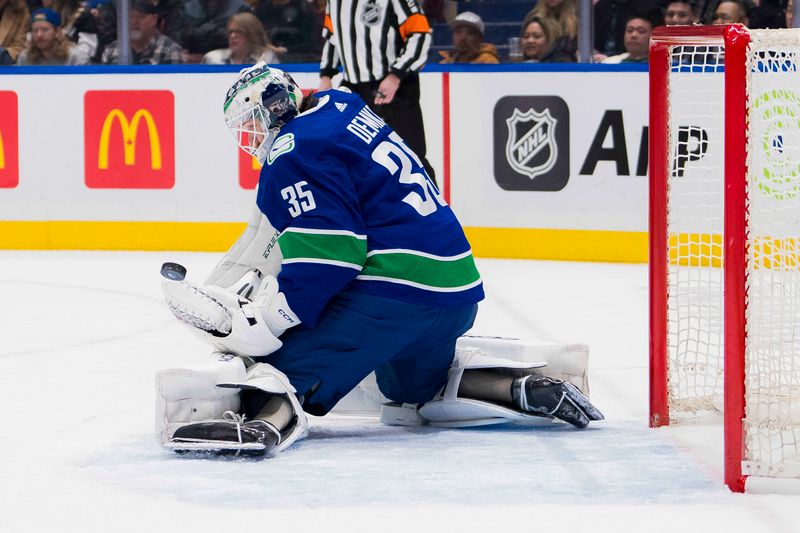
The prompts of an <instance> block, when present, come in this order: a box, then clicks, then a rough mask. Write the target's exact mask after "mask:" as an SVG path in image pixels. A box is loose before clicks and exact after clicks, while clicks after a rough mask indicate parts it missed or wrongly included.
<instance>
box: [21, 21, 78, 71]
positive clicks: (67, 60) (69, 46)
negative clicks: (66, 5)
mask: <svg viewBox="0 0 800 533" xmlns="http://www.w3.org/2000/svg"><path fill="white" fill-rule="evenodd" d="M17 64H18V65H88V64H89V56H88V54H87V53H86V51H84V50H83V49H82V48H80V47H78V46H76V45H75V44H74V43H73V42H72V41H70V40H69V39H67V37H66V36H65V35H64V32H62V31H61V16H60V15H59V14H58V13H56V12H55V11H53V10H52V9H49V8H46V7H44V8H41V9H37V10H36V11H34V12H33V16H32V22H31V42H30V43H28V45H27V46H26V47H25V49H24V50H22V52H20V54H19V57H18V58H17Z"/></svg>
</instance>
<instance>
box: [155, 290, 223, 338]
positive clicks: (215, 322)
mask: <svg viewBox="0 0 800 533" xmlns="http://www.w3.org/2000/svg"><path fill="white" fill-rule="evenodd" d="M162 290H163V292H164V299H165V300H166V302H167V306H168V307H169V310H170V311H172V314H173V315H175V318H177V319H178V320H180V321H181V322H183V323H184V324H187V325H189V326H191V327H194V328H197V329H201V330H203V331H208V332H210V333H219V334H223V335H227V334H228V333H230V331H231V320H232V319H231V313H230V311H228V309H227V308H226V307H225V306H224V305H222V304H221V303H219V302H218V301H217V300H216V299H214V298H213V297H212V296H211V295H209V294H208V293H206V292H205V291H203V290H202V289H201V288H199V287H197V286H195V285H192V284H191V283H189V282H188V281H181V282H177V283H176V282H164V283H163V284H162Z"/></svg>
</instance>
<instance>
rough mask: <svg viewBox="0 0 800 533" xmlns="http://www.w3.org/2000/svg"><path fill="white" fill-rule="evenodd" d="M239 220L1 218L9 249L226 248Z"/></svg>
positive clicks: (240, 226)
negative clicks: (156, 220)
mask: <svg viewBox="0 0 800 533" xmlns="http://www.w3.org/2000/svg"><path fill="white" fill-rule="evenodd" d="M245 226H246V224H244V223H240V222H81V221H71V220H69V221H65V220H52V221H47V222H28V221H0V249H6V250H142V251H155V250H174V251H190V252H216V251H225V250H227V249H228V248H230V246H231V245H232V244H233V243H234V242H235V241H236V239H237V238H239V235H241V234H242V232H243V231H244V228H245Z"/></svg>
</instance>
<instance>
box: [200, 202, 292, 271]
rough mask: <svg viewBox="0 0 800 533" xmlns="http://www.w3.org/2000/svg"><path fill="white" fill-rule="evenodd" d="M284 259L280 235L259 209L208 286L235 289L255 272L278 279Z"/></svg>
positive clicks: (251, 217) (255, 209)
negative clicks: (248, 274) (243, 279)
mask: <svg viewBox="0 0 800 533" xmlns="http://www.w3.org/2000/svg"><path fill="white" fill-rule="evenodd" d="M282 259H283V257H282V256H281V250H280V248H279V247H278V231H277V230H276V229H275V228H274V227H273V226H272V224H271V223H270V221H269V219H268V218H267V217H266V216H265V215H264V214H263V213H262V212H261V210H260V209H259V208H258V206H255V207H254V209H253V213H252V215H251V216H250V219H249V220H248V221H247V227H246V228H245V230H244V232H243V233H242V235H241V236H240V237H239V238H238V239H237V240H236V242H235V243H234V244H233V246H231V248H230V250H228V252H227V253H226V254H225V256H224V257H223V258H222V260H220V262H219V263H218V264H217V266H216V267H214V270H212V271H211V274H209V276H208V278H207V279H206V281H205V284H206V285H218V286H220V287H231V286H233V285H234V284H235V283H237V282H238V281H239V280H240V279H241V278H242V276H244V275H245V273H246V272H248V271H249V270H252V269H256V270H258V271H259V272H260V273H261V274H262V275H264V276H277V275H278V272H280V269H281V260H282Z"/></svg>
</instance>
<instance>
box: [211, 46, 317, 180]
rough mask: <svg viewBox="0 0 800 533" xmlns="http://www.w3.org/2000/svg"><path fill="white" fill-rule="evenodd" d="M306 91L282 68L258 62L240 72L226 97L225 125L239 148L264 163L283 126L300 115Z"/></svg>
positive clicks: (224, 108)
mask: <svg viewBox="0 0 800 533" xmlns="http://www.w3.org/2000/svg"><path fill="white" fill-rule="evenodd" d="M302 103H303V93H302V92H301V90H300V87H299V86H298V85H297V83H295V81H294V80H293V79H292V77H291V76H289V75H288V74H287V73H285V72H284V71H282V70H279V69H276V68H271V67H270V66H269V65H267V64H266V63H264V62H263V61H262V62H261V63H257V64H255V65H253V66H252V67H249V68H246V69H244V70H242V71H241V72H239V77H238V79H237V80H236V82H235V83H234V84H233V85H232V86H231V88H230V89H228V93H227V95H226V96H225V106H224V107H223V110H224V112H225V125H226V126H228V129H229V130H231V133H233V136H234V137H236V142H237V143H238V144H239V147H240V148H241V149H242V150H244V151H245V152H247V153H248V154H250V155H252V156H255V157H256V159H258V162H259V163H261V164H263V163H264V160H265V159H266V158H267V154H268V153H269V149H270V147H271V146H272V142H273V141H274V140H275V137H277V134H278V131H279V130H280V128H281V127H282V126H283V125H284V124H286V123H287V122H288V121H289V120H291V119H292V118H294V117H295V116H297V114H298V113H299V110H300V106H301V104H302Z"/></svg>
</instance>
